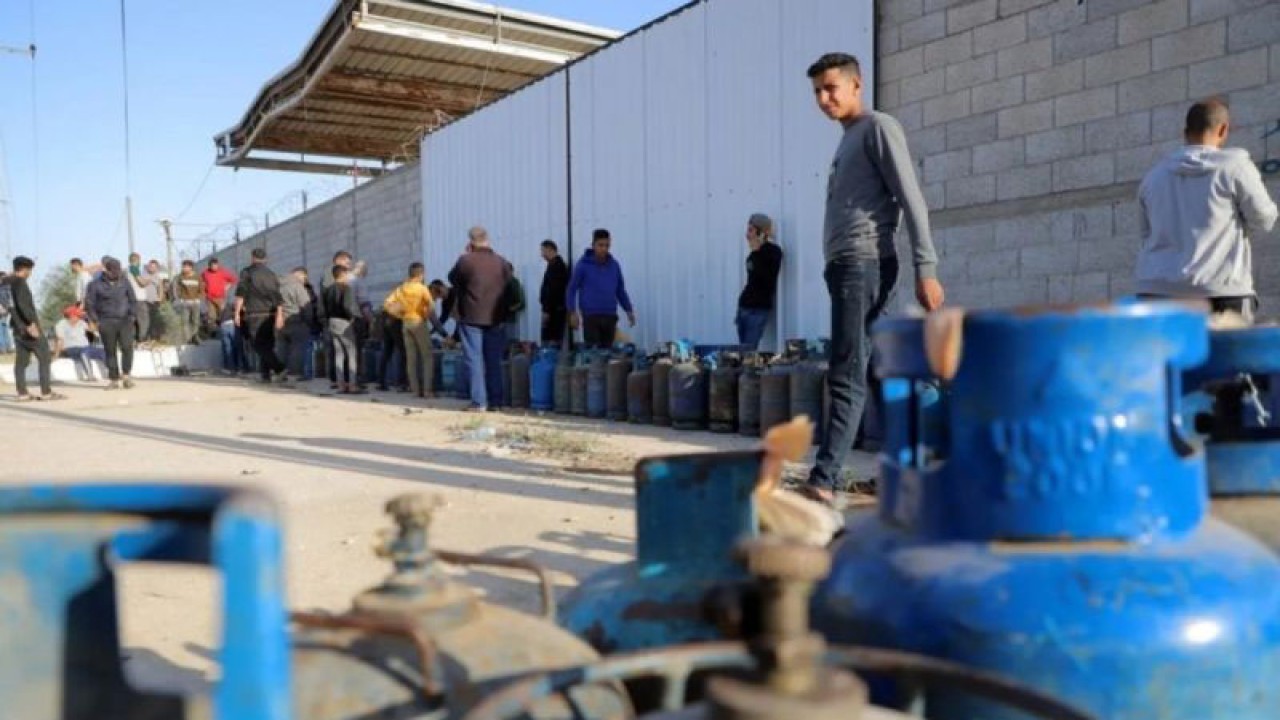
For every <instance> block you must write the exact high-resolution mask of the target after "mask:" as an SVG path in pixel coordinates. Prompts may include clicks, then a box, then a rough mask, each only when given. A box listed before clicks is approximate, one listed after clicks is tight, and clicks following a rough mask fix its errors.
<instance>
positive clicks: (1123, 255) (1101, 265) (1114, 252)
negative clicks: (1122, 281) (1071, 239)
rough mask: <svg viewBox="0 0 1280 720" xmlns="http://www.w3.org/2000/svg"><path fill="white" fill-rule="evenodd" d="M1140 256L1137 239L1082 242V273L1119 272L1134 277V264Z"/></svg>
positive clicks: (1111, 238) (1105, 239)
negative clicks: (1138, 255)
mask: <svg viewBox="0 0 1280 720" xmlns="http://www.w3.org/2000/svg"><path fill="white" fill-rule="evenodd" d="M1137 254H1138V244H1137V241H1136V239H1135V238H1130V237H1110V238H1101V239H1099V240H1081V241H1080V262H1079V265H1078V268H1079V271H1080V272H1108V273H1113V272H1119V273H1120V274H1121V275H1128V276H1129V277H1133V264H1134V260H1135V258H1136V257H1137Z"/></svg>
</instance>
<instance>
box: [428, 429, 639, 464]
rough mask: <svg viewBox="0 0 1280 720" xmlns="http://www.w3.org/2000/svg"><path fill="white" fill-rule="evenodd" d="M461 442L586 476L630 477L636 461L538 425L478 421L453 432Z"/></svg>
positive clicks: (494, 454) (492, 454)
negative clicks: (523, 457) (554, 464)
mask: <svg viewBox="0 0 1280 720" xmlns="http://www.w3.org/2000/svg"><path fill="white" fill-rule="evenodd" d="M449 430H450V433H451V434H452V435H453V436H454V438H455V439H456V440H458V441H459V442H469V443H484V444H485V445H486V447H485V449H484V450H483V452H484V453H485V454H486V455H488V456H490V457H495V458H508V457H512V456H516V455H522V456H525V457H534V458H540V459H545V460H551V461H554V462H556V463H558V464H560V465H561V468H562V469H563V470H565V471H567V472H572V473H579V474H585V475H630V474H631V472H632V469H633V468H634V467H635V463H636V458H635V457H634V456H632V455H630V454H627V453H622V452H618V451H616V450H610V449H606V448H604V447H602V446H601V444H600V443H596V442H592V439H591V437H590V436H588V435H585V434H580V433H574V432H566V431H564V430H558V429H555V428H550V427H546V426H542V425H538V424H534V423H528V422H525V423H521V424H519V425H506V424H496V423H493V422H490V421H489V420H488V419H487V418H474V419H472V420H470V421H469V422H465V423H461V424H458V425H455V426H453V427H451V428H449Z"/></svg>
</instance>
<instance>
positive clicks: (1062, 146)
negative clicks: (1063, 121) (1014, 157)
mask: <svg viewBox="0 0 1280 720" xmlns="http://www.w3.org/2000/svg"><path fill="white" fill-rule="evenodd" d="M1083 152H1084V126H1083V125H1073V126H1071V127H1065V128H1058V129H1057V130H1047V131H1045V132H1040V133H1033V134H1031V135H1028V136H1027V163H1028V164H1029V165H1038V164H1040V163H1044V162H1051V161H1053V160H1061V159H1062V158H1067V157H1074V156H1078V155H1080V154H1081V153H1083Z"/></svg>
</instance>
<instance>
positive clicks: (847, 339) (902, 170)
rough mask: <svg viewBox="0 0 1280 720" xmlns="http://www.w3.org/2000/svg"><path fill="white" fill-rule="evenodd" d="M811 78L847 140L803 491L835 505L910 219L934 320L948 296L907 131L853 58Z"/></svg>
mask: <svg viewBox="0 0 1280 720" xmlns="http://www.w3.org/2000/svg"><path fill="white" fill-rule="evenodd" d="M807 74H808V76H809V80H810V81H811V82H812V85H813V92H814V96H815V99H816V100H817V103H818V107H819V108H820V109H821V110H822V112H823V113H825V114H826V115H827V117H829V118H831V119H832V120H834V121H836V122H838V123H840V125H841V127H842V129H843V134H842V136H841V139H840V144H839V146H838V147H837V149H836V153H835V158H834V160H832V163H831V171H830V174H829V175H828V178H827V201H826V217H825V221H824V223H823V226H824V227H823V254H824V256H825V259H826V270H825V273H824V275H825V278H826V283H827V292H828V294H829V295H830V296H831V361H830V369H829V371H828V375H827V378H828V379H827V393H828V395H829V398H830V407H831V409H830V416H829V417H830V419H829V421H828V426H827V431H826V433H825V434H824V435H823V438H822V444H821V446H820V447H819V449H818V457H817V463H816V464H815V465H814V467H813V469H812V471H811V472H810V473H809V481H808V483H807V484H805V485H804V486H802V487H801V488H799V491H800V492H801V494H803V495H804V496H805V497H808V498H809V499H811V500H815V501H818V502H821V503H823V504H826V505H828V506H834V505H835V504H836V498H837V495H836V489H837V486H838V485H839V484H840V482H841V480H842V477H841V475H842V472H841V471H842V468H843V465H844V460H845V456H846V455H847V454H848V452H849V449H850V448H851V447H852V446H853V439H854V437H856V436H857V434H858V426H859V424H860V423H861V421H862V416H863V410H864V408H865V406H866V401H867V395H868V393H867V365H868V363H869V362H870V359H871V327H872V325H873V324H874V323H875V321H876V320H877V319H879V318H880V317H881V316H882V315H884V313H885V311H886V309H887V308H888V307H889V305H890V303H891V301H892V299H893V296H894V290H895V285H896V284H897V279H898V254H897V248H896V246H895V243H894V236H895V235H896V234H897V231H898V225H899V222H900V221H901V220H902V219H903V218H904V217H905V221H906V225H907V229H908V231H910V234H911V261H912V264H913V265H914V266H915V275H916V287H915V290H916V292H915V295H916V300H917V301H918V302H919V303H920V305H921V306H922V307H923V308H924V309H925V311H926V312H932V311H934V310H937V309H938V308H940V307H942V304H943V302H944V300H945V295H944V292H943V288H942V284H941V283H939V282H938V279H937V269H938V255H937V252H936V251H935V250H934V247H933V239H932V237H931V236H930V234H929V209H928V206H927V205H926V203H925V200H924V194H923V193H922V192H921V191H920V185H919V182H918V181H917V179H916V174H915V166H914V164H913V163H912V161H911V153H910V151H909V150H908V148H907V139H906V136H905V135H904V133H903V131H902V126H901V125H900V124H899V123H898V121H897V120H895V119H894V118H892V117H890V116H889V115H886V114H884V113H880V112H876V111H874V110H870V109H868V108H866V107H864V106H863V102H862V70H861V68H860V67H859V65H858V60H857V58H855V57H853V56H852V55H846V54H843V53H831V54H828V55H824V56H822V57H821V58H819V59H818V61H817V62H815V63H814V64H813V65H811V66H810V67H809V69H808V73H807Z"/></svg>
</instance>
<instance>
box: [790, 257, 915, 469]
mask: <svg viewBox="0 0 1280 720" xmlns="http://www.w3.org/2000/svg"><path fill="white" fill-rule="evenodd" d="M823 277H824V278H825V279H826V281H827V292H828V294H830V296H831V365H830V369H829V370H828V372H827V393H828V394H829V396H830V400H831V410H830V415H829V416H828V417H829V419H828V421H827V422H828V424H827V432H826V435H825V436H823V439H822V445H821V446H820V447H819V448H818V462H817V464H816V465H815V466H814V468H813V471H812V472H810V473H809V484H811V485H816V486H818V487H822V488H826V489H828V490H830V489H835V488H836V486H837V484H839V482H840V470H841V468H842V467H843V465H844V459H845V456H847V455H848V454H849V449H850V448H851V447H853V439H854V437H856V436H857V434H858V425H859V424H860V423H861V421H862V413H863V410H864V409H865V407H866V403H867V365H868V363H870V361H871V326H872V325H873V324H874V323H875V321H876V320H878V319H879V318H880V317H881V316H882V315H884V312H885V310H886V309H887V308H888V306H889V304H890V302H891V301H892V300H893V295H894V290H895V286H896V285H897V282H898V261H897V259H896V258H885V259H881V260H854V259H836V260H833V261H832V262H830V263H827V269H826V271H825V272H824V273H823Z"/></svg>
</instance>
